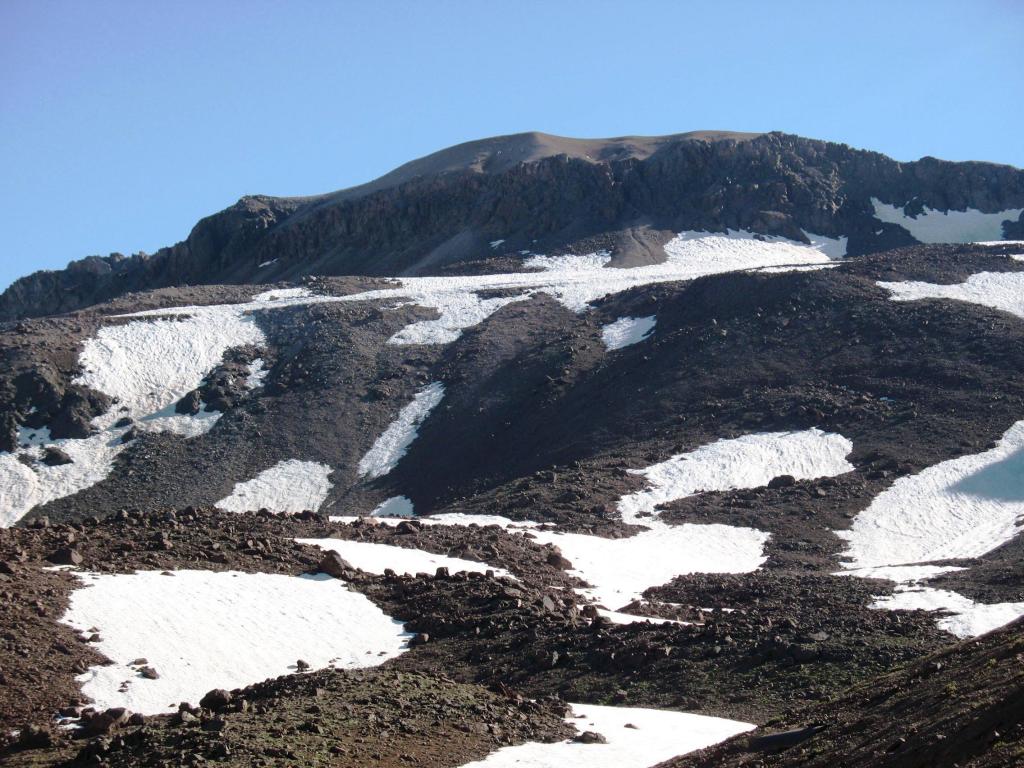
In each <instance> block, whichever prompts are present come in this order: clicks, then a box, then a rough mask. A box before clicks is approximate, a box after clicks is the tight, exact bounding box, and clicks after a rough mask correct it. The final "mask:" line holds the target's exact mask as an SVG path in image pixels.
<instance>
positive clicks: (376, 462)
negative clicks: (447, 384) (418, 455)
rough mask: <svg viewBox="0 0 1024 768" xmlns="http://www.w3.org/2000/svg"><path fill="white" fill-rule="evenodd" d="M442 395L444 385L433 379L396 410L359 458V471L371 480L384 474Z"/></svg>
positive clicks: (393, 464)
mask: <svg viewBox="0 0 1024 768" xmlns="http://www.w3.org/2000/svg"><path fill="white" fill-rule="evenodd" d="M443 398H444V385H443V384H441V383H440V382H436V381H435V382H434V383H433V384H428V385H427V386H426V387H424V388H423V389H421V390H420V391H419V392H417V393H416V396H415V397H413V399H412V402H411V403H409V404H408V405H407V406H405V407H404V408H403V409H402V410H401V411H400V412H399V414H398V417H397V418H396V419H395V420H394V421H393V422H391V424H390V425H389V426H388V428H387V429H386V430H384V433H383V434H382V435H381V436H380V437H378V438H377V440H376V441H375V442H374V444H373V446H372V447H371V448H370V450H369V451H367V452H366V455H365V456H363V458H362V459H360V460H359V474H360V475H361V476H363V477H365V478H367V479H368V480H373V479H374V478H376V477H383V476H384V475H386V474H388V473H389V472H390V471H391V470H393V469H394V468H395V467H396V466H398V462H399V461H400V460H401V458H402V457H403V456H405V454H406V452H407V451H408V450H409V446H410V445H412V442H413V441H414V440H415V439H416V435H417V433H418V430H419V427H420V425H421V424H422V423H423V422H424V421H425V420H426V418H427V416H429V415H430V412H431V411H432V410H434V408H436V407H437V405H438V404H439V403H440V402H441V400H442V399H443Z"/></svg>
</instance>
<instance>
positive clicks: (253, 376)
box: [245, 357, 270, 389]
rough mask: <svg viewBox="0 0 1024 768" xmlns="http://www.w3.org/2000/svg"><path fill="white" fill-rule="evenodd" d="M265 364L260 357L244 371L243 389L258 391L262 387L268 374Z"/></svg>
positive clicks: (268, 370)
mask: <svg viewBox="0 0 1024 768" xmlns="http://www.w3.org/2000/svg"><path fill="white" fill-rule="evenodd" d="M265 365H266V364H265V363H264V361H263V358H262V357H257V358H256V359H255V360H253V361H252V362H251V363H249V365H247V366H246V369H245V388H246V389H259V388H260V387H262V386H263V382H264V381H266V380H267V375H268V374H269V373H270V369H269V368H267V367H265Z"/></svg>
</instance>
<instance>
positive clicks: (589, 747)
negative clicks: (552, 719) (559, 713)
mask: <svg viewBox="0 0 1024 768" xmlns="http://www.w3.org/2000/svg"><path fill="white" fill-rule="evenodd" d="M569 706H570V707H571V708H572V714H571V716H570V717H568V718H567V722H569V723H571V724H572V725H573V726H575V727H576V729H577V730H578V731H580V732H581V733H582V732H584V731H593V732H596V733H600V734H601V735H602V736H604V737H605V739H606V740H607V741H608V743H607V744H583V743H579V742H573V741H562V742H556V743H554V744H543V743H539V742H528V743H526V744H520V745H518V746H514V747H502V748H501V749H499V750H497V751H496V752H492V753H491V754H490V755H488V756H487V757H485V758H484V759H483V760H479V761H476V762H472V763H467V764H465V765H464V766H462V768H525V767H526V766H528V767H529V768H648V766H652V765H655V764H657V763H661V762H663V761H665V760H668V759H669V758H672V757H675V756H677V755H683V754H686V753H687V752H693V751H695V750H698V749H703V748H704V747H708V746H711V745H712V744H717V743H718V742H720V741H725V740H726V739H728V738H730V737H732V736H735V735H736V734H739V733H745V732H747V731H750V730H753V729H754V727H755V726H753V725H751V724H750V723H741V722H739V721H736V720H725V719H723V718H719V717H705V716H703V715H691V714H688V713H685V712H670V711H668V710H660V709H641V708H639V707H602V706H598V705H595V704H570V705H569Z"/></svg>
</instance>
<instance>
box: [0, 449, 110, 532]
mask: <svg viewBox="0 0 1024 768" xmlns="http://www.w3.org/2000/svg"><path fill="white" fill-rule="evenodd" d="M125 431H126V430H124V429H119V430H110V431H106V432H101V433H99V434H97V435H93V436H91V437H87V438H85V439H82V440H50V439H49V431H46V433H45V435H46V440H45V442H46V444H48V445H52V446H54V447H55V448H59V449H60V450H62V451H64V452H65V453H66V454H67V455H68V456H69V457H70V458H71V462H72V463H71V464H63V465H61V466H57V467H50V466H47V465H46V464H43V463H42V462H41V461H39V459H41V458H42V455H43V451H42V448H41V447H40V445H39V443H36V445H33V446H31V447H30V448H28V449H26V450H21V451H18V452H17V453H0V527H4V528H6V527H7V526H10V525H13V524H14V523H16V522H17V521H18V520H20V519H21V518H22V517H24V516H25V514H26V513H28V511H29V510H31V509H32V508H33V507H36V506H38V505H40V504H46V503H47V502H49V501H53V500H54V499H59V498H62V497H64V496H70V495H71V494H73V493H78V491H81V490H84V489H86V488H89V487H90V486H93V485H95V484H96V483H98V482H100V481H101V480H103V479H104V478H105V477H106V476H107V475H108V474H110V470H111V468H112V467H113V465H114V459H115V458H116V457H117V454H119V453H120V452H121V451H122V450H124V447H125V446H124V444H123V443H121V436H122V435H123V434H124V432H125ZM36 432H37V433H40V434H42V432H43V431H42V430H36ZM19 455H20V456H23V457H26V458H29V459H31V460H32V461H33V463H32V466H26V465H25V464H24V463H23V462H22V461H21V460H19Z"/></svg>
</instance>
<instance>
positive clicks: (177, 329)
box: [74, 307, 264, 426]
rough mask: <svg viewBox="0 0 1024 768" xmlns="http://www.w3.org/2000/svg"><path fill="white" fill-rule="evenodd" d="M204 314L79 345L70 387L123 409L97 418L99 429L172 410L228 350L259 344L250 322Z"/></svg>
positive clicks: (128, 326) (113, 329) (103, 333)
mask: <svg viewBox="0 0 1024 768" xmlns="http://www.w3.org/2000/svg"><path fill="white" fill-rule="evenodd" d="M206 309H207V311H206V312H204V313H203V314H197V315H193V316H191V317H186V318H184V319H175V320H165V319H157V320H134V321H132V322H128V323H125V324H123V325H111V326H106V327H104V328H101V329H100V330H99V333H97V335H96V337H95V338H92V339H89V340H87V341H86V342H85V345H84V346H83V348H82V354H81V356H80V357H79V363H80V364H81V366H82V368H83V372H82V374H81V375H80V376H78V377H77V378H76V379H75V380H74V381H75V383H76V384H83V385H85V386H87V387H92V388H93V389H96V390H99V391H100V392H104V393H106V394H108V395H110V396H111V397H115V398H117V399H118V401H119V402H120V405H121V406H122V407H124V408H127V411H115V410H111V411H110V412H109V413H108V414H106V415H105V416H104V417H100V419H102V420H103V422H104V423H102V424H101V425H102V426H109V423H106V422H113V421H115V420H116V419H118V418H120V417H121V416H130V417H131V418H139V417H141V416H144V415H148V414H152V413H155V412H157V411H160V410H163V409H164V408H166V407H167V406H170V405H174V404H175V403H176V402H177V401H178V400H180V399H181V398H182V397H183V396H184V395H185V394H186V393H187V392H190V391H191V390H193V389H195V388H196V387H198V386H199V385H200V384H201V383H202V381H203V377H205V376H206V374H207V373H209V372H210V371H211V370H213V369H214V368H215V367H216V366H217V365H219V364H220V362H221V358H222V357H223V355H224V352H226V351H227V350H228V349H230V348H231V347H237V346H242V345H245V344H255V345H261V344H262V343H263V342H264V337H263V333H262V331H260V329H259V328H258V327H257V326H256V323H255V322H253V320H252V318H251V317H243V316H241V315H240V314H238V313H236V312H234V311H231V310H230V308H221V307H207V308H206ZM218 309H225V311H216V310H218ZM98 423H100V422H98Z"/></svg>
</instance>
